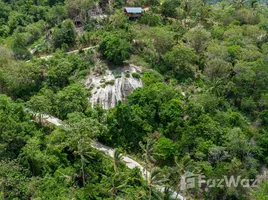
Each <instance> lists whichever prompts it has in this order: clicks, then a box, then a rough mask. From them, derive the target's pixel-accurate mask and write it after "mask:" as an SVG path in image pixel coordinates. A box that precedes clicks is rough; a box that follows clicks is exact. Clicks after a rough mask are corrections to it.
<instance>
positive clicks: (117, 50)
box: [99, 37, 130, 64]
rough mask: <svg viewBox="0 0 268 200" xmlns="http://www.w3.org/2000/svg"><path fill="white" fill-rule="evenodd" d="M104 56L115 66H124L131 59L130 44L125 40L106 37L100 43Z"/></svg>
mask: <svg viewBox="0 0 268 200" xmlns="http://www.w3.org/2000/svg"><path fill="white" fill-rule="evenodd" d="M99 50H100V51H101V52H102V54H103V56H104V57H105V58H107V59H108V60H109V61H111V62H112V63H114V64H122V63H123V62H124V61H125V60H127V59H128V58H129V57H130V44H129V43H128V42H127V41H126V40H125V39H120V38H117V37H106V38H104V39H103V40H102V41H101V43H100V48H99Z"/></svg>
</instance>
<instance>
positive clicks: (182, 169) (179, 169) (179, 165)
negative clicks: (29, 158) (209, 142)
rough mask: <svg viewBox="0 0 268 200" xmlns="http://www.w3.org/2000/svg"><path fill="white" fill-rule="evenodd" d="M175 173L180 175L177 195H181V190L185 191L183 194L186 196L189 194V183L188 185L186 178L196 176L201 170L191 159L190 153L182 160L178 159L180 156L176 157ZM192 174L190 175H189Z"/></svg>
mask: <svg viewBox="0 0 268 200" xmlns="http://www.w3.org/2000/svg"><path fill="white" fill-rule="evenodd" d="M175 164H176V166H175V168H174V170H175V173H176V174H177V175H179V177H180V179H179V182H178V183H177V188H178V191H177V196H176V198H177V197H178V195H179V192H180V191H182V192H183V196H184V197H186V195H187V185H186V181H187V180H186V179H187V178H189V177H190V176H194V175H197V174H199V173H200V170H199V169H198V167H197V166H196V165H195V163H194V161H193V160H192V159H191V157H190V156H189V155H186V156H184V157H183V158H182V159H181V160H180V161H179V160H178V157H175ZM189 175H190V176H189Z"/></svg>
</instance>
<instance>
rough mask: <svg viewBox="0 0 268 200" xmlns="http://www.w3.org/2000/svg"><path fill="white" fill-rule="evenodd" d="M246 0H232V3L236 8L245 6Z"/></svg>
mask: <svg viewBox="0 0 268 200" xmlns="http://www.w3.org/2000/svg"><path fill="white" fill-rule="evenodd" d="M245 3H246V0H233V4H234V6H235V8H236V9H237V10H239V9H241V8H243V7H245Z"/></svg>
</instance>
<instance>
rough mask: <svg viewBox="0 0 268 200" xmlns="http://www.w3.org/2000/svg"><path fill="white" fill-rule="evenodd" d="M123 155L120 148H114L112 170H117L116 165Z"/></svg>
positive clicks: (119, 162)
mask: <svg viewBox="0 0 268 200" xmlns="http://www.w3.org/2000/svg"><path fill="white" fill-rule="evenodd" d="M122 158H123V155H122V153H121V150H119V149H115V151H114V156H113V165H114V171H115V172H117V169H118V167H119V166H120V164H121V163H122Z"/></svg>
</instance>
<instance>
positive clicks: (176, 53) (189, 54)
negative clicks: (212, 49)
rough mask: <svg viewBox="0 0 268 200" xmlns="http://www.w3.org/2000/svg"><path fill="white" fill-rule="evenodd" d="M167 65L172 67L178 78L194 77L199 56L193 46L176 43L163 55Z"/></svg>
mask: <svg viewBox="0 0 268 200" xmlns="http://www.w3.org/2000/svg"><path fill="white" fill-rule="evenodd" d="M163 59H164V63H165V65H166V66H167V67H168V68H169V69H171V70H172V71H173V72H174V73H175V75H176V77H177V78H188V77H193V76H194V74H195V72H196V63H197V59H198V57H197V56H196V54H195V53H194V51H193V49H192V48H189V47H186V46H184V45H181V44H180V45H176V46H175V47H174V48H173V49H172V50H171V51H169V52H167V53H166V54H165V56H164V57H163Z"/></svg>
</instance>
